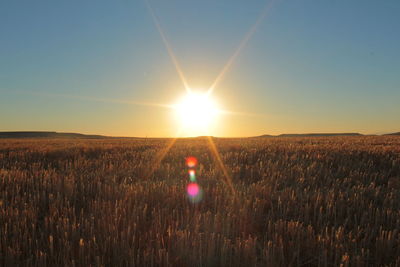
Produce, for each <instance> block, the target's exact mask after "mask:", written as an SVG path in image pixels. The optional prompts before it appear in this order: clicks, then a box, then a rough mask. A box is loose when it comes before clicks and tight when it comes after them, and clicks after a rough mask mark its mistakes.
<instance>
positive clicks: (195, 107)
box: [145, 0, 274, 199]
mask: <svg viewBox="0 0 400 267" xmlns="http://www.w3.org/2000/svg"><path fill="white" fill-rule="evenodd" d="M145 2H146V5H147V8H148V10H149V13H150V15H151V17H152V19H153V22H154V25H155V26H156V28H157V31H158V33H159V34H160V37H161V39H162V42H163V43H164V46H165V48H166V50H167V52H168V55H169V56H170V58H171V61H172V63H173V64H174V66H175V69H176V72H177V73H178V75H179V77H180V80H181V82H182V84H183V86H184V87H185V89H186V92H187V96H186V100H185V101H183V102H181V103H179V104H178V105H174V106H173V108H174V109H176V110H178V113H179V116H180V117H181V119H182V121H183V123H182V125H181V126H183V127H185V126H188V127H194V126H200V127H201V126H202V127H208V124H209V120H210V119H212V118H213V117H214V116H215V114H214V113H216V112H218V113H221V114H222V113H225V114H239V115H243V114H246V113H238V112H231V111H223V110H219V109H218V108H216V107H214V105H213V104H211V103H212V102H209V101H207V99H208V98H209V97H210V96H211V94H212V93H213V92H214V90H215V88H216V87H217V85H218V84H219V83H220V81H221V80H222V78H223V77H224V76H225V75H226V74H227V72H228V71H229V69H230V68H231V66H232V65H233V64H234V62H235V60H236V58H237V57H238V56H239V55H240V53H241V52H242V50H243V49H244V48H245V46H246V45H247V43H248V42H249V40H250V39H251V37H252V36H253V35H254V33H255V32H256V30H257V28H258V26H259V25H260V24H261V22H262V21H263V20H264V19H265V17H266V15H267V13H268V11H269V10H270V9H271V7H272V5H273V3H274V1H270V2H269V3H268V4H267V5H266V6H265V7H264V9H263V10H262V12H261V14H260V15H259V17H258V18H257V20H256V22H255V23H254V24H253V26H252V27H251V28H250V29H249V31H248V32H247V33H246V34H245V36H244V38H243V39H242V40H241V41H240V43H239V46H238V47H237V49H236V50H235V51H234V53H233V54H232V56H231V57H230V58H229V59H228V60H227V62H226V63H225V65H224V66H223V68H222V70H221V71H220V72H219V74H218V75H217V76H216V78H215V80H214V81H213V83H212V84H211V86H210V87H209V89H208V90H207V91H206V93H205V94H204V97H205V98H204V99H203V98H202V97H193V96H192V95H191V94H192V90H191V89H190V87H189V84H188V82H187V79H186V78H185V76H184V74H183V71H182V68H181V67H180V64H179V62H178V59H177V57H176V56H175V54H174V51H173V49H172V47H171V45H170V43H169V41H168V39H167V37H166V35H165V33H164V31H163V29H162V27H161V24H160V21H159V20H158V18H157V16H156V14H155V13H154V11H153V8H152V7H151V5H150V3H149V0H145ZM192 98H193V99H192ZM187 99H188V100H187ZM202 102H204V103H202ZM199 106H200V107H199ZM199 122H204V123H199ZM178 137H179V136H176V138H174V139H172V140H171V142H169V143H168V144H167V146H166V147H165V148H164V149H163V150H161V151H160V152H159V153H158V154H157V155H156V157H155V160H154V161H153V166H152V167H151V169H150V174H149V175H152V174H153V173H154V171H155V170H156V169H157V168H158V166H159V164H161V161H162V160H163V159H164V157H165V156H166V155H167V153H168V151H169V150H170V149H171V148H172V146H173V145H174V144H175V142H176V140H177V138H178ZM207 141H208V147H209V149H210V152H211V153H212V154H213V156H214V158H215V160H216V162H217V164H218V167H219V168H220V170H221V171H222V174H223V177H224V183H225V184H226V185H227V186H228V188H229V190H230V191H231V194H232V196H233V197H234V198H235V199H236V193H235V189H234V186H233V183H232V178H231V176H230V174H229V172H228V170H227V168H226V166H225V164H224V163H223V161H222V157H221V154H220V153H219V151H218V149H217V146H216V145H215V143H214V141H213V139H212V137H210V136H208V137H207Z"/></svg>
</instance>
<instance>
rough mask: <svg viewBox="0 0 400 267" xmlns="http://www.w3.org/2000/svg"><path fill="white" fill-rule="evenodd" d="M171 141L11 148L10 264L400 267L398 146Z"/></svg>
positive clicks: (5, 228)
mask: <svg viewBox="0 0 400 267" xmlns="http://www.w3.org/2000/svg"><path fill="white" fill-rule="evenodd" d="M171 141H172V140H171V139H93V140H87V139H2V140H1V139H0V265H2V266H400V233H399V229H400V191H399V190H400V137H389V136H387V137H384V136H379V137H378V136H377V137H365V136H363V137H315V138H307V137H304V138H246V139H245V138H243V139H217V138H214V139H213V142H214V143H215V146H216V148H217V150H218V151H219V155H220V159H221V162H222V163H223V164H224V165H225V168H226V172H224V171H222V170H221V166H220V164H218V158H217V157H216V156H215V154H213V150H212V148H211V147H210V145H209V141H208V139H207V138H196V139H178V140H177V141H176V142H175V143H174V144H173V145H172V146H171V149H169V151H167V150H166V148H167V147H168V146H169V145H170V144H171ZM187 156H195V157H196V158H197V159H198V162H199V164H198V166H197V169H196V171H197V179H198V182H199V184H200V186H201V187H202V188H203V190H204V195H203V200H202V201H201V202H199V203H197V204H193V203H191V202H190V201H189V200H188V198H187V196H186V191H185V186H186V185H187V184H188V182H189V180H188V175H187V167H186V165H185V158H186V157H187ZM161 159H162V160H161Z"/></svg>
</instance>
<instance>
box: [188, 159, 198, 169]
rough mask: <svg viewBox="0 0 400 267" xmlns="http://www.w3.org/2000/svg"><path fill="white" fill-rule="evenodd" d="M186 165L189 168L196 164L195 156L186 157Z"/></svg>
mask: <svg viewBox="0 0 400 267" xmlns="http://www.w3.org/2000/svg"><path fill="white" fill-rule="evenodd" d="M186 165H187V166H188V167H189V168H194V167H196V165H197V159H196V158H195V157H187V158H186Z"/></svg>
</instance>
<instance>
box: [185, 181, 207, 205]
mask: <svg viewBox="0 0 400 267" xmlns="http://www.w3.org/2000/svg"><path fill="white" fill-rule="evenodd" d="M186 190H187V194H188V198H189V200H190V202H192V203H199V202H200V201H201V200H202V198H203V190H202V189H201V188H200V186H199V185H198V184H197V183H190V184H188V185H187V188H186Z"/></svg>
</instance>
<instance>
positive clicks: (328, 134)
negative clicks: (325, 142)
mask: <svg viewBox="0 0 400 267" xmlns="http://www.w3.org/2000/svg"><path fill="white" fill-rule="evenodd" d="M323 136H363V134H360V133H305V134H280V135H269V134H264V135H261V136H258V137H323Z"/></svg>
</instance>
